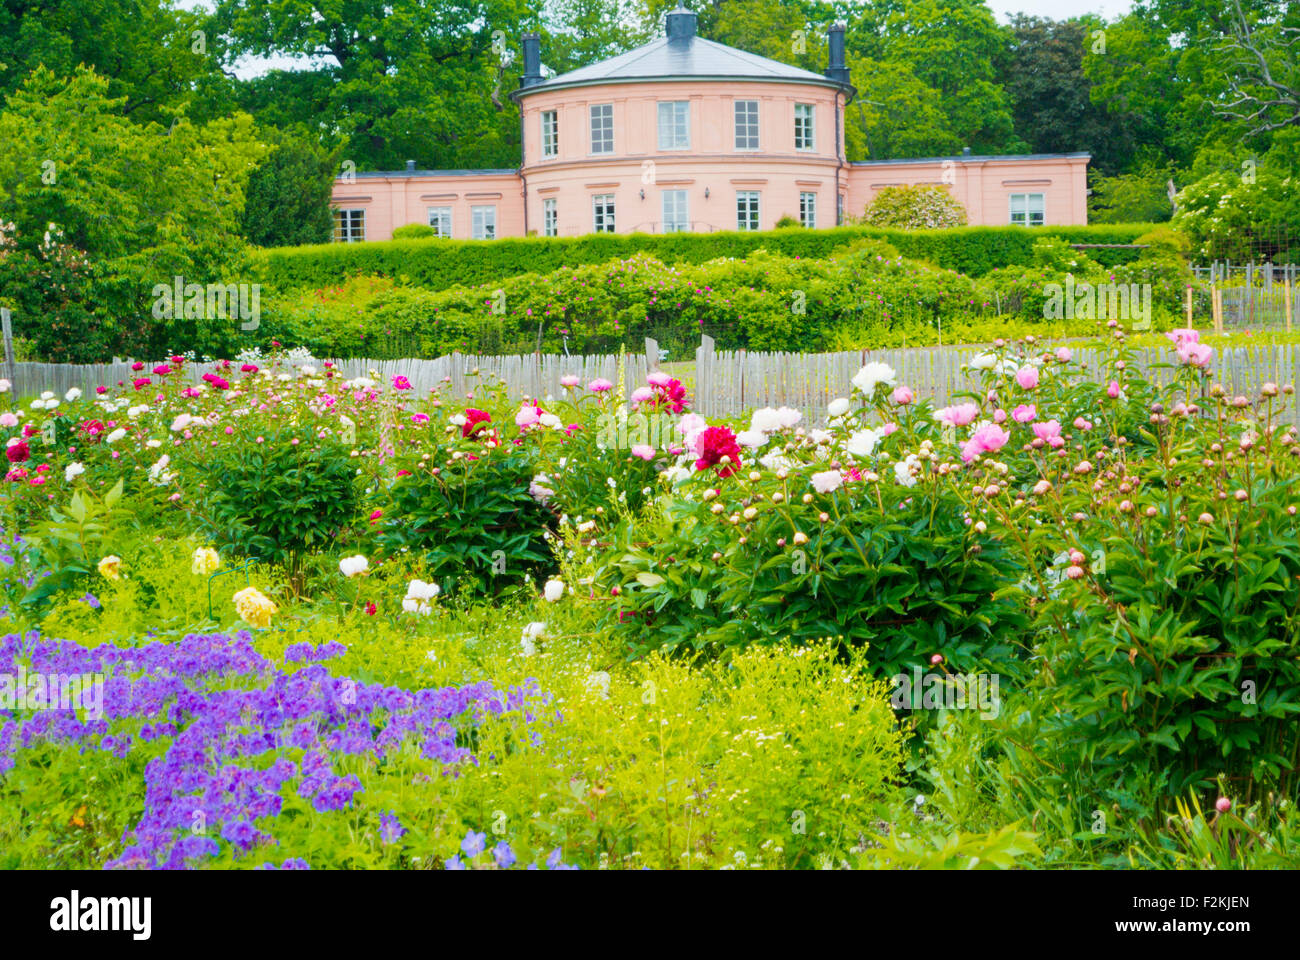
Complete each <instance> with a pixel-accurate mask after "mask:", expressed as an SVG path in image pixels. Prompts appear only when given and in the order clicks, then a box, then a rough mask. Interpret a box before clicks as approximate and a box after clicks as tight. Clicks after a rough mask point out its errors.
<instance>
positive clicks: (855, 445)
mask: <svg viewBox="0 0 1300 960" xmlns="http://www.w3.org/2000/svg"><path fill="white" fill-rule="evenodd" d="M879 442H880V434H878V433H876V431H874V430H859V431H858V432H857V433H855V434H853V436H851V437H849V439H848V441H847V442H846V443H845V444H844V449H845V450H847V451H848V452H849V453H851V454H853V456H855V457H869V456H871V454H872V451H874V450H875V449H876V444H877V443H879Z"/></svg>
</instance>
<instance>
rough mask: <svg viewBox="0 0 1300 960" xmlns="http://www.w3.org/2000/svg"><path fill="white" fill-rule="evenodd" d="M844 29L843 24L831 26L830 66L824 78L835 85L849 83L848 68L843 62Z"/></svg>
mask: <svg viewBox="0 0 1300 960" xmlns="http://www.w3.org/2000/svg"><path fill="white" fill-rule="evenodd" d="M845 29H846V28H845V26H844V24H843V23H835V24H831V30H830V42H831V55H830V64H829V65H828V66H827V68H826V76H827V77H829V78H830V79H832V80H834V81H835V82H836V83H848V82H849V68H848V66H847V65H846V64H845V62H844V31H845Z"/></svg>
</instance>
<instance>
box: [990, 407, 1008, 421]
mask: <svg viewBox="0 0 1300 960" xmlns="http://www.w3.org/2000/svg"><path fill="white" fill-rule="evenodd" d="M1006 420H1007V412H1006V411H1005V410H1003V409H1002V408H1001V407H998V409H996V410H994V411H993V422H994V423H1006Z"/></svg>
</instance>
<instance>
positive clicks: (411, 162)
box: [406, 160, 415, 173]
mask: <svg viewBox="0 0 1300 960" xmlns="http://www.w3.org/2000/svg"><path fill="white" fill-rule="evenodd" d="M406 169H407V170H408V171H409V172H410V173H415V161H414V160H407V161H406Z"/></svg>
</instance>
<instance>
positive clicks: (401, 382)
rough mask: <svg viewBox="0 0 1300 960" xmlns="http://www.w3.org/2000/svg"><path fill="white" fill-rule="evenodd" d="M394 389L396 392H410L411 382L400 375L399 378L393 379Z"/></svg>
mask: <svg viewBox="0 0 1300 960" xmlns="http://www.w3.org/2000/svg"><path fill="white" fill-rule="evenodd" d="M393 389H394V390H410V389H411V381H410V380H407V379H406V377H404V376H402V375H401V374H400V373H399V374H398V375H397V376H395V377H393Z"/></svg>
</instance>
